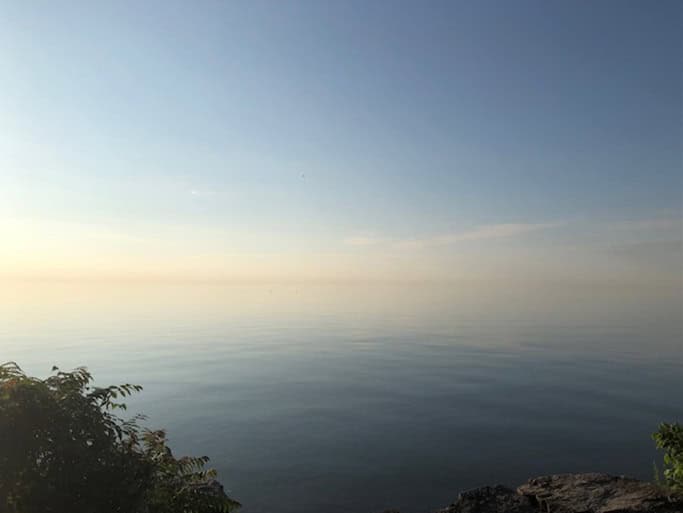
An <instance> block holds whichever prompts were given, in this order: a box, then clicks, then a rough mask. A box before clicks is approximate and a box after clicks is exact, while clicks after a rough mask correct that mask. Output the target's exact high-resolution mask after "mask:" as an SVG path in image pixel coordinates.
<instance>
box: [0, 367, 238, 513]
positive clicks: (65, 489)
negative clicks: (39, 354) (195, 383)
mask: <svg viewBox="0 0 683 513" xmlns="http://www.w3.org/2000/svg"><path fill="white" fill-rule="evenodd" d="M140 390H141V387H139V386H136V385H120V386H109V387H105V388H100V387H95V386H93V385H92V376H91V375H90V373H88V371H87V370H86V369H84V368H79V369H76V370H75V371H73V372H60V371H59V370H58V369H56V368H55V369H53V374H52V375H51V376H50V377H48V378H47V379H44V380H43V379H37V378H33V377H29V376H27V375H26V374H25V373H24V372H23V371H22V370H21V369H20V368H19V367H18V366H17V365H16V364H14V363H7V364H4V365H0V513H66V512H68V513H209V512H229V511H232V510H234V509H236V508H237V507H238V506H239V504H238V503H237V502H236V501H234V500H232V499H230V498H228V497H227V496H226V495H225V494H224V493H223V492H222V487H220V485H219V484H218V483H217V482H216V481H214V477H215V472H214V471H213V470H206V469H205V468H204V467H205V465H206V463H207V461H208V458H206V457H199V458H194V457H183V458H176V457H175V456H174V455H173V454H172V452H171V450H170V449H169V447H168V445H167V440H166V435H165V433H164V431H152V430H149V429H145V428H143V427H141V426H140V424H139V421H140V420H142V418H141V417H140V416H137V417H134V418H132V419H130V420H124V419H122V418H121V417H119V416H118V415H116V412H118V411H120V410H125V408H126V405H125V404H124V403H123V402H121V399H123V398H125V397H127V396H129V395H131V394H132V393H134V392H138V391H140Z"/></svg>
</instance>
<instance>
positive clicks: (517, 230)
mask: <svg viewBox="0 0 683 513" xmlns="http://www.w3.org/2000/svg"><path fill="white" fill-rule="evenodd" d="M559 224H560V223H501V224H489V225H483V226H479V227H476V228H473V229H471V230H466V231H462V232H456V233H444V234H439V235H434V236H430V237H419V238H403V239H401V238H389V237H377V236H372V235H357V236H352V237H347V238H346V239H344V244H346V245H348V246H357V247H375V246H380V245H389V246H391V247H393V248H395V249H422V248H427V247H435V246H448V245H452V244H458V243H461V242H471V241H482V240H492V239H502V238H512V237H517V236H520V235H525V234H528V233H531V232H536V231H539V230H543V229H546V228H552V227H555V226H558V225H559Z"/></svg>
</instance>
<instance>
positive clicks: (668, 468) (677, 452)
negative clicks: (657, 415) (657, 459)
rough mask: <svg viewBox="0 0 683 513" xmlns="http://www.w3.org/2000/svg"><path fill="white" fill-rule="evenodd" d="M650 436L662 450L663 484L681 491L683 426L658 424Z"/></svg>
mask: <svg viewBox="0 0 683 513" xmlns="http://www.w3.org/2000/svg"><path fill="white" fill-rule="evenodd" d="M652 438H653V439H654V440H655V442H656V444H657V448H658V449H663V450H664V484H665V485H666V486H667V487H669V488H670V489H671V490H673V491H676V492H683V426H681V425H680V424H678V423H676V424H667V423H663V424H660V426H659V430H658V431H657V432H656V433H654V434H653V435H652Z"/></svg>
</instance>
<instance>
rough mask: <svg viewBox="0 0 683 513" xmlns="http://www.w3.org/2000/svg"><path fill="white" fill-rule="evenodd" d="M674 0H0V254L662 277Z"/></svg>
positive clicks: (129, 266)
mask: <svg viewBox="0 0 683 513" xmlns="http://www.w3.org/2000/svg"><path fill="white" fill-rule="evenodd" d="M681 26H683V4H681V3H680V2H676V1H661V2H655V3H649V2H625V1H614V2H610V1H606V2H598V3H595V2H591V3H588V2H582V3H576V2H545V1H537V2H528V1H521V2H487V1H484V2H479V1H477V2H430V3H426V4H425V3H420V2H413V3H407V2H313V1H312V2H173V1H168V0H164V1H158V2H155V1H148V2H129V1H117V2H93V1H83V2H79V1H74V2H47V1H46V2H41V1H27V2H0V62H2V68H3V69H2V73H0V86H1V88H2V93H3V94H2V95H0V274H1V275H3V276H6V277H7V276H9V277H36V276H38V277H40V276H50V277H98V276H103V277H118V276H129V277H155V278H167V277H169V278H201V279H214V278H217V279H232V280H275V279H278V280H279V279H284V280H347V279H348V280H351V279H352V280H373V279H381V280H404V279H410V280H450V279H491V280H496V279H528V278H538V279H542V280H563V279H569V280H579V279H580V280H596V279H605V280H623V281H641V282H656V283H666V282H669V283H671V282H672V281H673V282H675V283H680V282H681V280H682V279H683V267H682V266H683V264H682V263H681V262H683V242H682V240H683V171H682V159H683V158H682V156H683V117H682V116H683V115H682V113H683V93H682V91H683V75H681V73H680V64H681V57H682V56H683V52H682V47H681V38H680V36H681V32H680V28H681Z"/></svg>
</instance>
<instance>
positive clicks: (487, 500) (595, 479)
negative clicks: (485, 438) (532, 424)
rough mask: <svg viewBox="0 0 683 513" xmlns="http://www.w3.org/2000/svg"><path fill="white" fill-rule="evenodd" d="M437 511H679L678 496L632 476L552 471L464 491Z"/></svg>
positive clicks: (682, 500)
mask: <svg viewBox="0 0 683 513" xmlns="http://www.w3.org/2000/svg"><path fill="white" fill-rule="evenodd" d="M437 513H683V497H680V496H673V495H670V494H669V493H668V492H667V491H665V490H664V489H662V488H661V487H659V486H657V485H654V484H652V483H646V482H644V481H639V480H637V479H631V478H628V477H624V476H612V475H609V474H598V473H588V474H556V475H549V476H541V477H537V478H534V479H529V481H527V482H526V483H525V484H523V485H520V486H519V487H517V489H516V490H513V489H511V488H507V487H505V486H502V485H496V486H484V487H481V488H475V489H472V490H467V491H464V492H462V493H460V495H459V496H458V499H457V500H456V501H455V502H454V503H453V504H451V505H450V506H448V507H447V508H444V509H442V510H439V511H438V512H437Z"/></svg>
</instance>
